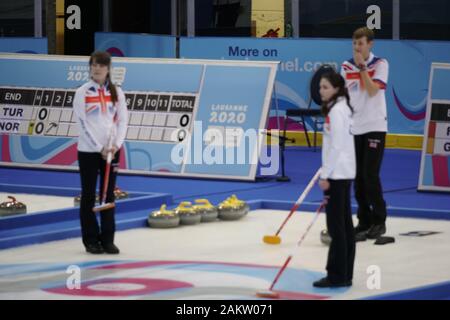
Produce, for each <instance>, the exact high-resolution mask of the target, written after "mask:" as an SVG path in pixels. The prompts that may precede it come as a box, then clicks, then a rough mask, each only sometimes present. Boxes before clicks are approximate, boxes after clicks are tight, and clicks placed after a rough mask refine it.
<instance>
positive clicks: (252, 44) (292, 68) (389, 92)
mask: <svg viewBox="0 0 450 320" xmlns="http://www.w3.org/2000/svg"><path fill="white" fill-rule="evenodd" d="M373 52H374V54H375V55H377V56H380V57H383V58H386V59H387V61H388V62H389V80H388V86H387V88H386V99H387V107H388V126H389V133H396V134H423V129H424V118H425V109H426V98H427V92H428V76H429V73H430V67H431V63H432V62H435V61H437V62H450V43H449V42H438V41H394V40H375V42H374V49H373ZM180 56H181V57H182V58H191V59H194V58H196V59H225V60H258V61H261V60H262V61H264V60H277V61H280V64H279V67H278V72H277V78H276V95H277V100H278V107H279V109H280V110H281V112H280V113H281V114H279V116H281V115H282V113H283V110H286V109H294V108H300V107H301V108H306V107H307V106H308V103H309V98H310V93H309V82H310V79H311V77H312V74H313V72H314V70H316V69H317V68H318V67H320V65H321V64H323V63H328V64H331V65H333V66H335V67H336V68H337V69H338V70H339V68H340V65H341V63H342V62H343V61H344V60H347V59H349V58H351V56H352V42H351V39H255V38H203V37H201V38H200V37H197V38H181V40H180ZM274 106H275V103H273V106H272V111H271V116H272V117H271V121H270V122H269V127H277V125H278V123H277V121H276V119H275V118H274V117H275V116H276V112H275V108H274ZM312 107H317V106H315V104H314V103H313V104H312ZM309 125H310V126H312V125H313V123H312V121H311V122H310V123H309Z"/></svg>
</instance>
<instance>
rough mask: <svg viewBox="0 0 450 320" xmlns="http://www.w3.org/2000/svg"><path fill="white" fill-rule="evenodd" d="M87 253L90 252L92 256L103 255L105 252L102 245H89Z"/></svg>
mask: <svg viewBox="0 0 450 320" xmlns="http://www.w3.org/2000/svg"><path fill="white" fill-rule="evenodd" d="M86 252H89V253H92V254H102V253H104V252H105V251H104V250H103V247H102V245H101V244H100V243H93V244H88V245H87V246H86Z"/></svg>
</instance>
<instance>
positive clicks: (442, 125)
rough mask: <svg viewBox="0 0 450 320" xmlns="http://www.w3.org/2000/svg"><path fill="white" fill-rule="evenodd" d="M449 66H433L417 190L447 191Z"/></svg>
mask: <svg viewBox="0 0 450 320" xmlns="http://www.w3.org/2000/svg"><path fill="white" fill-rule="evenodd" d="M449 84H450V64H443V63H433V64H432V66H431V74H430V83H429V91H428V104H427V114H426V118H425V133H424V139H423V146H422V159H421V163H420V176H419V187H418V189H419V190H428V191H450V87H449Z"/></svg>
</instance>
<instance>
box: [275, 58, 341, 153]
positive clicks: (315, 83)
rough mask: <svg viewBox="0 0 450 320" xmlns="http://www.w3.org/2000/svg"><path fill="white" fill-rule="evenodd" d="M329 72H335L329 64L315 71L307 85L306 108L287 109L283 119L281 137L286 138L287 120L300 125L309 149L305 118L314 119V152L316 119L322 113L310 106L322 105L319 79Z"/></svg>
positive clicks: (309, 142) (309, 143)
mask: <svg viewBox="0 0 450 320" xmlns="http://www.w3.org/2000/svg"><path fill="white" fill-rule="evenodd" d="M331 71H335V69H334V67H333V66H331V65H329V64H323V65H322V66H320V68H319V69H317V71H316V72H315V73H314V75H313V76H312V78H311V82H310V84H309V101H308V108H297V109H287V110H286V115H285V117H284V124H283V126H284V127H283V137H286V127H287V123H288V121H289V119H291V120H293V121H295V122H298V123H301V124H302V126H303V130H304V131H305V137H306V142H307V143H308V147H310V148H311V141H310V140H309V136H308V128H307V126H306V122H305V118H306V117H311V118H314V151H315V150H316V147H317V123H318V118H320V117H321V116H322V112H321V111H320V109H317V108H314V109H311V104H312V102H313V101H314V102H315V103H316V104H317V105H319V106H320V105H321V104H322V99H321V98H320V93H319V84H320V78H321V77H322V75H323V74H325V73H327V72H331ZM292 118H300V120H298V121H296V120H294V119H292Z"/></svg>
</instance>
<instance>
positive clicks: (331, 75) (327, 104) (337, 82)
mask: <svg viewBox="0 0 450 320" xmlns="http://www.w3.org/2000/svg"><path fill="white" fill-rule="evenodd" d="M320 79H321V80H322V79H327V80H328V82H330V84H331V85H332V86H333V88H338V91H337V92H336V94H335V95H334V96H332V97H331V99H330V101H322V106H321V111H322V114H323V115H324V116H327V115H328V114H329V113H330V110H331V108H333V106H334V105H335V104H336V101H337V99H338V98H339V97H345V99H346V100H347V105H348V107H349V108H350V110H351V111H352V113H353V108H352V106H351V105H350V96H349V94H348V90H347V88H346V87H345V80H344V78H343V77H342V76H341V75H340V74H339V73H337V72H335V71H330V72H327V73H324V74H323V75H322V77H321V78H320Z"/></svg>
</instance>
